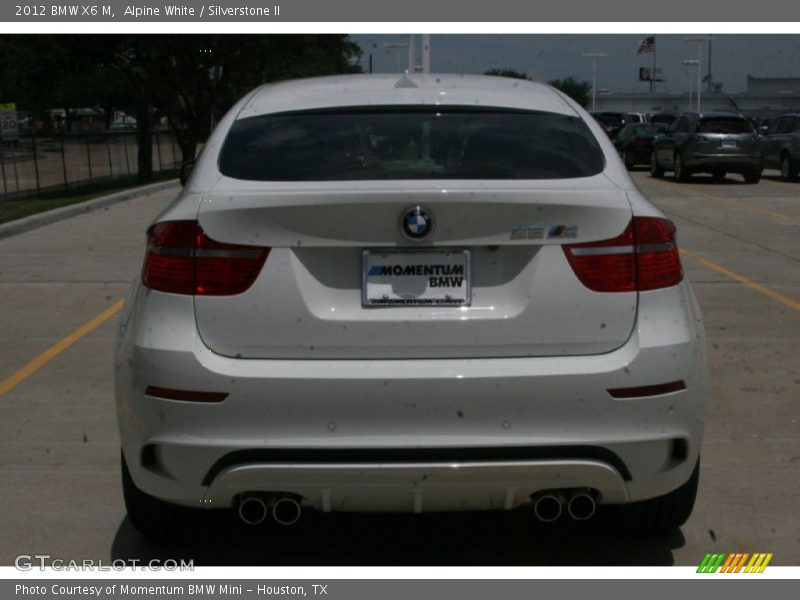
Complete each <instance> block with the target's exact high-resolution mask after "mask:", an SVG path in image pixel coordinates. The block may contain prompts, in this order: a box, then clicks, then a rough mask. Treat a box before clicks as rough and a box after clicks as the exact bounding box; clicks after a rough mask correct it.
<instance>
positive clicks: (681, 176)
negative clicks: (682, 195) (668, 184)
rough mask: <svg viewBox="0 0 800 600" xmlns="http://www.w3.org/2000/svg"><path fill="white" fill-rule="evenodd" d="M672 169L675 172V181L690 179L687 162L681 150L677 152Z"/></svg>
mask: <svg viewBox="0 0 800 600" xmlns="http://www.w3.org/2000/svg"><path fill="white" fill-rule="evenodd" d="M672 164H673V167H672V171H673V173H674V174H675V181H680V182H686V181H689V175H690V173H689V171H688V169H687V168H686V164H685V163H684V162H683V156H681V153H680V152H676V153H675V158H674V160H673V162H672Z"/></svg>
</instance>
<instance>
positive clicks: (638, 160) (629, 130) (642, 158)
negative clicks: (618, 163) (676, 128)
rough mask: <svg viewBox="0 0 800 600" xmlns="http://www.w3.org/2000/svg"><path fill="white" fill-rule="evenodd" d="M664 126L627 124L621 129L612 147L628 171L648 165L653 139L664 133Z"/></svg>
mask: <svg viewBox="0 0 800 600" xmlns="http://www.w3.org/2000/svg"><path fill="white" fill-rule="evenodd" d="M666 129H667V128H666V126H665V125H658V124H650V123H629V124H628V125H625V127H623V128H622V131H620V132H619V134H618V135H617V138H616V139H615V140H614V147H615V148H616V149H617V151H618V152H619V155H620V156H621V157H622V162H624V163H625V166H626V167H627V168H628V169H632V168H633V167H634V166H636V165H649V164H650V154H651V153H652V150H653V139H655V137H656V135H658V134H659V133H663V132H664V131H666Z"/></svg>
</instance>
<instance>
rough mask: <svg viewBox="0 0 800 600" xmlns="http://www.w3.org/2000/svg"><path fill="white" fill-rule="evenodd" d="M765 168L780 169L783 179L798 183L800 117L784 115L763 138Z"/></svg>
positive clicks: (771, 126)
mask: <svg viewBox="0 0 800 600" xmlns="http://www.w3.org/2000/svg"><path fill="white" fill-rule="evenodd" d="M761 157H762V160H763V161H764V166H765V167H768V168H775V169H780V171H781V179H783V180H784V181H797V173H798V171H800V115H783V116H780V117H778V118H777V119H775V120H774V121H772V123H770V124H769V127H767V128H766V131H765V132H764V135H763V137H762V138H761Z"/></svg>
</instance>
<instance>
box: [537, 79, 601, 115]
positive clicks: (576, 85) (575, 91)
mask: <svg viewBox="0 0 800 600" xmlns="http://www.w3.org/2000/svg"><path fill="white" fill-rule="evenodd" d="M547 83H549V84H550V85H552V86H553V87H554V88H556V89H557V90H561V91H562V92H564V93H565V94H566V95H567V96H569V97H570V98H572V99H573V100H575V102H577V103H578V104H580V105H581V106H583V107H584V108H586V106H588V104H589V92H591V91H592V84H591V83H589V82H588V81H581V80H580V79H575V78H574V77H565V78H564V79H553V80H552V81H548V82H547Z"/></svg>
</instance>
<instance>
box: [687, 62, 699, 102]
mask: <svg viewBox="0 0 800 600" xmlns="http://www.w3.org/2000/svg"><path fill="white" fill-rule="evenodd" d="M683 64H684V66H687V67H697V73H698V75H697V112H698V113H699V112H700V61H699V60H695V59H693V58H692V59H686V60H684V61H683ZM691 110H692V78H691V77H689V112H691Z"/></svg>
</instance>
